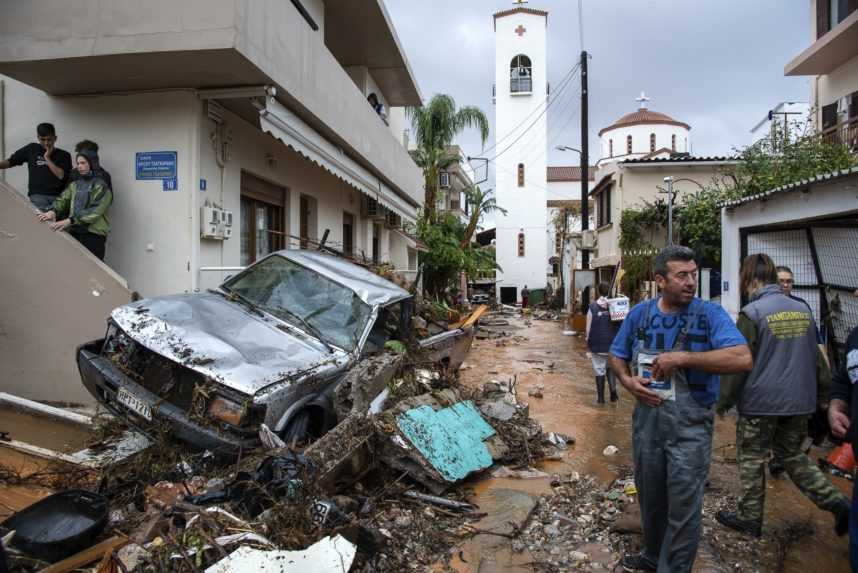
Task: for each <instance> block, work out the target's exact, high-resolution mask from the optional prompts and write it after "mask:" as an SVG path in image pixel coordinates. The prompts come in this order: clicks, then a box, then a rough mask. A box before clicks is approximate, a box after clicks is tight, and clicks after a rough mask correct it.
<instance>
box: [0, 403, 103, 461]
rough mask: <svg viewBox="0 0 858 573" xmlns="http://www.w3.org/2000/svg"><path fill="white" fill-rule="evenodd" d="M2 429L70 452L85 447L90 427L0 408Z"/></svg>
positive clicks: (14, 437)
mask: <svg viewBox="0 0 858 573" xmlns="http://www.w3.org/2000/svg"><path fill="white" fill-rule="evenodd" d="M0 431H3V432H6V433H7V434H8V436H9V438H10V439H12V440H16V441H19V442H26V443H28V444H32V445H34V446H39V447H40V448H47V449H49V450H54V451H55V452H63V453H70V452H74V451H77V450H80V449H83V448H84V447H85V444H86V441H87V439H88V438H89V437H90V433H89V428H86V427H84V426H80V425H78V424H73V423H69V422H63V421H60V420H54V419H51V418H47V417H42V416H35V415H33V414H28V413H25V412H22V411H20V410H16V409H13V408H8V407H0Z"/></svg>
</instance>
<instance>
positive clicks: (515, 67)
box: [509, 54, 533, 93]
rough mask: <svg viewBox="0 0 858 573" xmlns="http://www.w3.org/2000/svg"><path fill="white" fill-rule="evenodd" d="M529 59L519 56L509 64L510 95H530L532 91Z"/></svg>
mask: <svg viewBox="0 0 858 573" xmlns="http://www.w3.org/2000/svg"><path fill="white" fill-rule="evenodd" d="M532 70H533V69H532V67H531V65H530V58H528V57H527V56H525V55H522V54H519V55H518V56H516V57H514V58H513V59H512V61H511V62H510V64H509V91H510V93H530V92H532V91H533V76H532Z"/></svg>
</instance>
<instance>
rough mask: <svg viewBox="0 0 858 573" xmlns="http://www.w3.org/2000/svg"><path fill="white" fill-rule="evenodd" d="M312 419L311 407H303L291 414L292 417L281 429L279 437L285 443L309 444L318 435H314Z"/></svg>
mask: <svg viewBox="0 0 858 573" xmlns="http://www.w3.org/2000/svg"><path fill="white" fill-rule="evenodd" d="M313 421H314V420H313V410H312V408H304V409H303V410H301V411H300V412H298V413H297V414H295V415H294V416H292V419H291V420H289V423H288V424H287V425H286V427H285V428H284V429H283V433H282V434H281V438H283V441H284V442H286V443H287V444H293V443H296V444H310V443H311V442H313V441H315V440H317V439H318V437H319V436H317V435H315V434H316V432H314V427H313V426H314V424H313Z"/></svg>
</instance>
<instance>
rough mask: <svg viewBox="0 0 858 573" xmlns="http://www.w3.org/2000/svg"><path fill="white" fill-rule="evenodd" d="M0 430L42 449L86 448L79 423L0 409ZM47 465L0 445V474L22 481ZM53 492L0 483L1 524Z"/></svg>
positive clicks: (85, 432)
mask: <svg viewBox="0 0 858 573" xmlns="http://www.w3.org/2000/svg"><path fill="white" fill-rule="evenodd" d="M0 431H3V432H6V433H7V434H8V436H9V438H10V439H12V440H16V441H20V442H26V443H28V444H32V445H35V446H39V447H41V448H46V449H49V450H54V451H58V452H63V453H70V452H74V451H77V450H80V449H82V448H83V447H85V444H86V441H87V439H88V438H89V437H90V434H89V429H88V428H85V427H82V426H80V425H78V424H73V423H68V422H63V421H58V420H53V419H50V418H46V417H41V416H34V415H32V414H26V413H24V412H21V411H20V410H15V409H11V408H4V407H0ZM47 466H48V462H47V461H46V460H44V459H42V458H38V457H35V456H30V455H27V454H24V453H21V452H18V451H16V450H13V449H11V448H7V447H4V446H3V445H2V444H0V471H2V472H3V474H11V475H14V476H16V477H20V478H24V477H27V476H28V475H31V474H33V473H35V472H38V471H40V470H44V469H45V468H46V467H47ZM51 493H53V492H52V491H51V490H50V489H47V488H44V487H38V486H35V485H9V484H8V483H0V521H2V520H4V519H6V518H7V517H9V516H10V515H12V514H13V513H15V512H16V511H20V510H21V509H23V508H25V507H27V506H28V505H31V504H32V503H34V502H36V501H38V500H40V499H42V498H43V497H46V496H48V495H50V494H51Z"/></svg>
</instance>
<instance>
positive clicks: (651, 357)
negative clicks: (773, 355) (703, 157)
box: [610, 246, 753, 573]
mask: <svg viewBox="0 0 858 573" xmlns="http://www.w3.org/2000/svg"><path fill="white" fill-rule="evenodd" d="M653 274H654V275H655V281H656V283H657V284H658V286H659V288H660V290H661V297H659V298H657V299H654V300H647V301H644V302H642V303H640V304H638V305H637V306H635V307H634V308H633V309H632V310H631V312H629V314H628V316H627V317H626V320H625V321H624V322H623V326H622V328H620V331H619V332H618V333H617V336H616V338H614V342H613V344H612V345H611V351H610V353H611V356H610V362H611V368H612V369H613V371H614V373H615V374H616V375H617V378H618V379H619V380H620V383H621V384H622V385H623V387H624V388H625V389H626V390H628V391H629V392H631V394H632V395H634V396H635V397H636V398H637V404H636V406H635V413H634V418H633V423H632V430H633V435H632V445H633V450H634V452H633V453H634V466H635V485H636V486H637V489H638V492H639V496H640V505H641V521H642V525H643V537H644V546H643V551H642V552H641V553H640V554H638V555H627V556H625V557H623V560H622V565H623V568H624V569H625V570H626V571H659V572H664V573H682V572H690V571H691V567H692V565H694V558H695V556H696V555H697V543H698V540H699V537H700V516H701V512H702V509H703V489H704V486H705V484H706V479H707V476H708V474H709V458H710V455H711V452H712V428H713V423H714V410H713V408H712V405H713V404H714V403H715V401H716V400H717V398H718V380H719V378H718V375H719V374H732V373H739V372H747V371H749V370H751V368H752V367H753V359H752V358H751V352H750V350H749V349H748V345H747V342H746V340H745V338H744V337H743V336H742V334H741V333H740V332H739V331H738V330H737V329H736V326H735V324H734V323H733V321H732V320H731V319H730V317H729V315H728V314H727V313H726V312H725V311H724V309H723V308H721V307H720V306H718V305H716V304H712V303H709V302H704V301H701V300H700V299H698V298H696V297H695V296H694V295H695V293H696V292H697V264H696V263H695V262H694V252H693V251H692V250H691V249H689V248H688V247H681V246H668V247H666V248H665V249H664V250H662V251H661V253H659V254H658V256H657V257H656V258H655V263H654V269H653Z"/></svg>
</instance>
